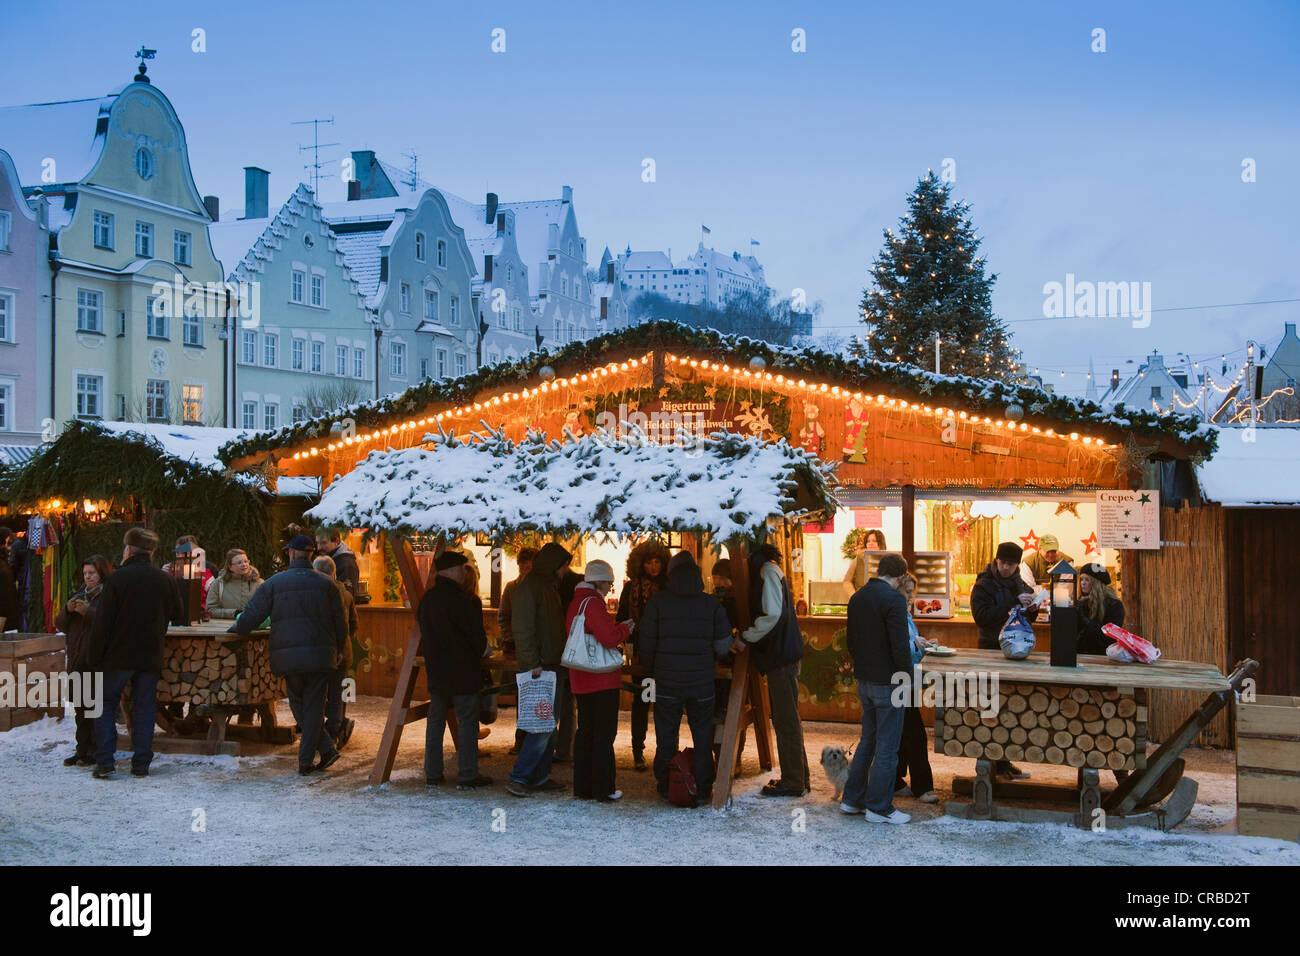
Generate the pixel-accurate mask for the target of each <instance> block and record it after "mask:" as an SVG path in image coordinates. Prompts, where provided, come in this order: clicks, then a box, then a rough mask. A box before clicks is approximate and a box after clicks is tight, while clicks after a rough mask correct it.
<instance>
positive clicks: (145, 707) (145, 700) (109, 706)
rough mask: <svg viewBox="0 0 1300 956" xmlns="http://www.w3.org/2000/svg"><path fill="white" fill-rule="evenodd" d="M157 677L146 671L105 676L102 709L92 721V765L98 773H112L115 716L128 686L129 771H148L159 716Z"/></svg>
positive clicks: (115, 735) (106, 673)
mask: <svg viewBox="0 0 1300 956" xmlns="http://www.w3.org/2000/svg"><path fill="white" fill-rule="evenodd" d="M158 677H159V675H158V674H153V673H150V672H149V671H105V672H104V709H103V710H102V711H100V714H99V716H98V717H96V718H95V763H96V764H97V765H98V766H99V768H100V769H101V770H112V769H113V755H114V754H115V753H116V752H117V715H118V712H119V711H120V710H121V709H122V692H123V691H124V690H126V685H127V684H130V685H131V749H132V750H133V751H134V755H133V756H132V758H131V769H132V770H148V769H149V764H150V763H151V762H152V761H153V724H154V718H155V717H157V715H158Z"/></svg>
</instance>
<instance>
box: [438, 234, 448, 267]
mask: <svg viewBox="0 0 1300 956" xmlns="http://www.w3.org/2000/svg"><path fill="white" fill-rule="evenodd" d="M438 265H440V266H446V265H447V244H446V243H445V242H443V241H442V240H441V239H439V240H438Z"/></svg>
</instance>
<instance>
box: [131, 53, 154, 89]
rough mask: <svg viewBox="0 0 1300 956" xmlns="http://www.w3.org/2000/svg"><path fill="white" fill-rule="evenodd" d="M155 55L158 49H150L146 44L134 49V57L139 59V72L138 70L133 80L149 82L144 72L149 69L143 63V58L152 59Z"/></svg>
mask: <svg viewBox="0 0 1300 956" xmlns="http://www.w3.org/2000/svg"><path fill="white" fill-rule="evenodd" d="M157 55H158V51H157V50H151V49H149V48H148V47H146V46H141V47H140V49H138V50H136V52H135V57H136V59H137V60H139V61H140V72H138V73H137V74H136V75H135V81H136V82H137V83H148V82H149V79H148V77H146V76H145V74H146V73H148V72H149V69H148V67H146V66H145V65H144V61H145V60H152V59H153V58H154V57H155V56H157Z"/></svg>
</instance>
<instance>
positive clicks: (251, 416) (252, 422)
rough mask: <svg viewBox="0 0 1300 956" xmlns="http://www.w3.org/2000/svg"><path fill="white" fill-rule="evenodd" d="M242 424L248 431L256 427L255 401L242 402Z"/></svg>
mask: <svg viewBox="0 0 1300 956" xmlns="http://www.w3.org/2000/svg"><path fill="white" fill-rule="evenodd" d="M243 426H244V427H245V428H247V429H248V430H249V431H252V430H253V429H254V428H256V427H257V402H244V409H243Z"/></svg>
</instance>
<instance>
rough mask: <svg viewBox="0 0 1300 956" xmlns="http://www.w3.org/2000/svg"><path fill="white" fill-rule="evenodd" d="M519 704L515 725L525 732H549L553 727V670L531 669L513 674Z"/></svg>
mask: <svg viewBox="0 0 1300 956" xmlns="http://www.w3.org/2000/svg"><path fill="white" fill-rule="evenodd" d="M515 684H516V686H517V687H518V691H519V705H518V711H517V714H516V717H515V726H516V727H517V728H518V729H519V730H522V731H523V732H524V733H526V734H549V733H550V732H551V731H553V730H554V729H555V671H542V673H541V676H540V677H534V676H533V673H532V671H521V672H520V673H518V674H516V675H515Z"/></svg>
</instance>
